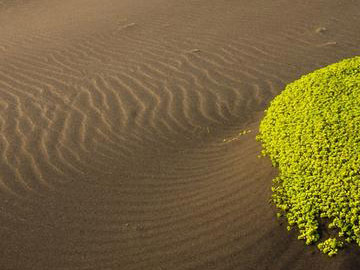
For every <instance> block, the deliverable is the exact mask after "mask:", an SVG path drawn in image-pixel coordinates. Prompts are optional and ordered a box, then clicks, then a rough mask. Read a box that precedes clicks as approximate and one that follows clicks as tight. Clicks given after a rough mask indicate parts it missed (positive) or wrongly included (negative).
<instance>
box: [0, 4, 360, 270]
mask: <svg viewBox="0 0 360 270" xmlns="http://www.w3.org/2000/svg"><path fill="white" fill-rule="evenodd" d="M359 14H360V1H358V0H291V1H290V0H271V1H270V0H251V1H249V0H217V1H215V0H101V1H99V0H0V193H1V194H0V269H1V270H7V269H16V270H17V269H18V270H26V269H36V270H43V269H44V270H47V269H49V270H53V269H62V270H72V269H79V270H80V269H94V270H106V269H109V270H110V269H111V270H117V269H119V270H160V269H163V270H177V269H179V270H182V269H189V270H190V269H193V270H198V269H204V270H211V269H216V270H218V269H219V270H220V269H240V270H248V269H254V270H258V269H259V270H261V269H276V270H278V269H284V270H286V269H319V270H321V269H326V270H332V269H360V248H359V247H357V248H356V247H354V248H350V249H347V250H346V251H344V252H341V253H340V254H339V255H338V256H336V258H333V259H328V258H327V257H326V256H323V255H320V254H319V252H318V251H317V250H316V249H315V248H314V247H310V248H309V247H305V245H304V243H303V242H301V241H298V240H297V239H296V234H295V233H291V232H290V233H289V232H287V231H286V228H285V227H286V224H282V223H281V221H279V220H277V219H276V218H275V209H274V207H273V206H271V205H269V204H268V200H269V198H270V187H271V179H272V178H273V177H274V176H275V175H276V173H277V172H276V170H275V169H273V168H272V167H271V165H270V162H269V160H268V159H265V158H262V159H259V158H257V155H258V154H259V151H260V146H259V144H258V143H256V141H255V140H254V138H255V135H256V133H257V127H258V124H259V121H260V119H261V117H262V111H263V110H264V109H265V108H266V106H267V105H268V102H269V101H270V100H271V99H272V98H273V97H274V96H275V95H277V94H278V93H279V92H280V91H281V90H282V89H283V87H284V85H286V84H287V83H289V82H291V81H293V80H295V79H296V78H298V77H299V76H301V75H302V74H306V73H308V72H310V71H312V70H314V69H317V68H319V67H322V66H325V65H327V64H330V63H333V62H336V61H338V60H340V59H342V58H346V57H352V56H355V55H359V54H360V16H359ZM243 130H250V131H251V132H249V133H247V134H245V135H242V136H238V134H239V132H241V131H243Z"/></svg>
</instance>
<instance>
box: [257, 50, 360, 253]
mask: <svg viewBox="0 0 360 270" xmlns="http://www.w3.org/2000/svg"><path fill="white" fill-rule="evenodd" d="M257 139H258V140H259V141H260V142H261V143H262V146H263V151H262V154H263V155H266V156H268V157H270V159H271V161H272V163H273V165H274V166H276V167H278V169H279V175H278V176H277V177H276V178H275V179H274V183H273V187H272V191H273V195H272V201H273V202H274V204H275V205H276V206H277V208H278V209H279V213H280V214H281V215H284V216H285V217H286V219H287V221H288V223H289V226H288V228H289V229H293V228H295V229H297V230H298V232H299V236H298V238H299V239H303V240H305V242H306V244H309V245H310V244H313V243H318V245H317V246H318V248H319V250H321V251H322V252H323V253H326V254H328V255H329V256H332V255H335V254H336V253H337V251H338V249H339V248H341V247H342V246H343V244H344V243H346V242H348V243H350V242H356V243H357V244H358V245H360V218H359V214H360V56H358V57H354V58H351V59H345V60H343V61H341V62H339V63H336V64H332V65H329V66H327V67H325V68H322V69H319V70H316V71H314V72H312V73H310V74H307V75H305V76H303V77H301V78H300V79H298V80H296V81H295V82H293V83H291V84H289V85H287V86H286V88H285V89H284V91H282V92H281V94H279V95H278V96H277V97H275V99H274V100H273V101H272V102H271V104H270V106H269V108H268V109H267V110H266V111H265V116H264V118H263V120H262V121H261V123H260V132H259V134H258V136H257ZM324 224H325V225H326V230H325V231H326V233H325V232H324V230H323V231H321V230H320V228H321V225H324ZM326 238H327V239H326Z"/></svg>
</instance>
